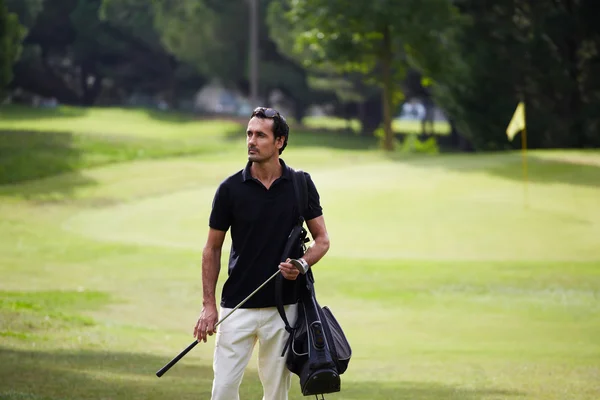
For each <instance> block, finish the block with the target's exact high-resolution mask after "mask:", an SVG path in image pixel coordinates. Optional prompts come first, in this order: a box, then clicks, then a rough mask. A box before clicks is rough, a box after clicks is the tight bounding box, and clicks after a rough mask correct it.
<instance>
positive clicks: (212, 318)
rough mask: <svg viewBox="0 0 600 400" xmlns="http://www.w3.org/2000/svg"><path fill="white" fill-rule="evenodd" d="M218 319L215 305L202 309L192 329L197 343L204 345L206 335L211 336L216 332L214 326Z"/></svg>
mask: <svg viewBox="0 0 600 400" xmlns="http://www.w3.org/2000/svg"><path fill="white" fill-rule="evenodd" d="M218 318H219V313H218V312H217V306H216V304H213V305H209V306H204V307H202V311H201V312H200V317H199V318H198V322H196V326H195V327H194V337H195V338H196V340H198V341H204V343H206V338H207V335H209V336H212V334H213V333H215V332H216V331H217V330H216V329H215V324H216V323H217V320H218Z"/></svg>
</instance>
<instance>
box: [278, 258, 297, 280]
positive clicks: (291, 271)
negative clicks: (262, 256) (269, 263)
mask: <svg viewBox="0 0 600 400" xmlns="http://www.w3.org/2000/svg"><path fill="white" fill-rule="evenodd" d="M279 270H280V271H281V275H283V277H284V278H285V279H289V280H290V281H294V280H296V278H297V277H298V274H300V271H298V269H296V267H294V266H293V265H292V264H290V259H289V258H288V259H287V260H285V262H282V263H281V264H279Z"/></svg>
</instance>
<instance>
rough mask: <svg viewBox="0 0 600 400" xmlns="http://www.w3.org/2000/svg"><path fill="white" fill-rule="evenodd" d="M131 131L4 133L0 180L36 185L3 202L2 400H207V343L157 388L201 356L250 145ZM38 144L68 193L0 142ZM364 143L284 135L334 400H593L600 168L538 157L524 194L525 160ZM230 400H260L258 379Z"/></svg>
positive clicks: (7, 126) (141, 128)
mask: <svg viewBox="0 0 600 400" xmlns="http://www.w3.org/2000/svg"><path fill="white" fill-rule="evenodd" d="M6 115H7V114H3V115H2V116H3V117H4V116H6ZM140 115H141V114H140V112H139V111H135V110H131V111H121V110H112V111H111V110H87V111H86V110H75V109H63V111H62V112H61V116H60V118H58V116H54V117H53V116H52V112H48V113H46V114H44V115H40V116H39V117H37V118H35V117H34V118H21V119H19V120H15V119H12V120H11V119H10V118H6V119H1V118H0V136H1V137H0V139H1V140H0V151H1V152H2V153H1V154H2V157H5V156H6V157H8V156H10V157H8V159H10V160H17V161H14V162H13V161H10V162H6V163H5V164H2V163H1V162H0V166H3V167H4V168H5V170H4V171H5V173H4V175H3V176H5V177H6V176H8V175H10V174H9V172H10V171H11V170H10V168H24V166H25V165H34V164H35V165H37V167H36V168H34V169H31V170H29V171H28V172H21V173H20V175H19V176H24V177H34V178H38V179H33V178H32V179H31V180H28V181H23V182H15V183H12V184H5V185H1V186H0V277H1V278H0V399H10V400H16V399H19V400H22V399H23V400H24V399H27V400H29V399H31V400H42V399H43V400H56V399H157V400H158V399H160V400H164V399H208V398H210V389H211V380H212V351H213V345H214V338H211V339H210V340H209V342H208V343H207V344H204V343H202V344H200V345H198V346H197V347H196V348H195V349H194V350H193V351H192V352H191V353H189V354H188V355H187V356H186V357H185V358H184V359H183V360H182V361H180V362H179V363H178V364H177V365H176V366H175V367H173V369H171V370H170V371H169V372H168V373H167V374H165V375H164V376H163V377H162V378H160V379H159V378H157V377H156V376H155V375H154V374H155V372H156V371H157V370H158V369H159V368H160V367H162V366H163V365H164V364H165V363H166V362H168V361H169V360H170V359H171V358H172V357H173V356H175V355H176V354H177V353H178V352H179V351H181V350H182V349H183V348H185V347H186V346H187V345H188V344H189V343H190V342H191V341H192V340H193V338H192V328H193V325H194V323H195V320H196V318H197V316H198V313H199V311H200V307H201V299H202V290H201V279H200V275H201V268H200V259H201V248H202V246H203V244H204V241H205V239H206V233H207V229H208V226H207V222H208V215H209V212H210V206H211V202H212V196H213V194H214V191H215V189H216V186H217V185H218V183H219V182H220V181H221V180H222V179H224V178H225V177H226V176H228V175H229V174H231V173H233V172H235V171H237V170H239V169H241V168H242V167H243V166H244V164H245V160H246V157H245V145H244V133H243V130H244V129H243V127H236V126H235V124H234V123H232V122H228V123H225V122H218V121H193V120H185V119H183V117H181V119H176V120H175V119H173V120H171V119H170V118H166V117H165V118H163V119H162V120H160V122H157V120H146V119H145V117H144V118H142V117H141V116H140ZM178 118H179V117H178ZM34 119H35V120H34ZM59 120H60V121H59ZM28 121H29V122H28ZM45 121H46V122H47V124H46V123H45ZM46 126H48V127H49V128H48V132H47V134H48V135H54V134H56V133H57V132H60V133H61V134H64V135H67V136H68V137H69V140H70V142H69V143H68V146H67V145H62V144H61V148H62V149H63V150H64V148H67V147H68V149H69V153H68V154H71V153H72V152H76V153H77V157H76V158H74V159H73V163H72V164H69V165H66V166H64V165H63V166H62V167H61V168H57V170H59V171H61V172H62V173H60V174H58V175H51V176H50V175H48V174H44V173H43V168H42V167H40V166H43V165H44V162H47V163H48V164H49V165H48V168H52V165H51V164H52V163H57V162H58V161H57V159H56V157H53V156H52V154H46V153H44V152H42V151H40V148H39V147H36V148H35V149H31V148H28V147H27V143H26V142H23V141H21V142H19V141H15V137H16V136H14V135H15V134H14V133H12V134H9V133H8V131H9V130H10V131H11V132H14V131H15V130H17V129H18V130H23V131H27V132H46V131H45V130H44V129H45V127H46ZM104 128H106V130H105V132H106V133H103V129H104ZM236 129H239V136H237V137H236V136H234V134H233V132H235V130H236ZM3 130H4V131H3ZM145 132H148V136H147V137H148V141H147V142H146V141H145V140H144V138H145V137H146V136H145ZM167 133H168V134H167ZM44 134H46V133H44ZM10 135H13V136H10ZM40 135H41V137H42V139H39V137H40ZM82 136H83V137H85V140H82V139H81V137H82ZM35 137H36V138H38V139H39V141H38V142H36V143H45V140H46V139H45V138H46V137H45V136H43V134H39V135H38V134H37V133H36V135H35ZM357 140H358V139H357ZM357 140H354V139H352V140H351V139H348V138H344V137H341V136H339V137H338V136H332V137H320V136H318V135H315V134H308V133H304V132H303V133H298V134H297V135H296V136H294V132H292V134H291V136H290V143H289V147H288V149H286V150H285V152H284V154H283V158H284V159H285V160H286V162H287V163H288V164H290V165H292V166H294V167H297V168H302V169H305V170H307V171H309V172H310V173H311V176H312V177H313V180H314V181H315V182H316V184H317V187H318V188H319V191H320V194H321V202H322V205H323V208H324V213H325V217H326V222H327V226H328V229H329V232H330V235H331V242H332V247H331V250H330V252H329V254H328V255H327V256H326V258H325V259H324V260H323V261H322V262H321V263H319V264H318V265H317V266H315V275H316V280H317V281H316V290H317V294H318V298H319V300H320V302H321V303H322V305H328V306H330V307H331V308H332V310H333V311H334V313H335V315H336V317H338V319H339V320H340V322H341V325H342V327H343V328H344V329H345V331H346V333H347V335H348V338H349V340H350V343H351V345H352V347H353V358H352V361H351V363H350V367H349V370H348V371H347V372H346V373H345V374H344V375H343V376H342V392H341V393H338V394H332V395H327V396H326V397H327V398H331V399H356V400H358V399H361V400H362V399H416V400H430V399H431V400H433V399H461V400H462V399H464V400H491V399H556V400H558V399H561V400H562V399H590V400H592V399H598V398H600V153H598V152H584V151H545V152H532V153H531V155H530V158H529V177H530V181H529V184H528V186H527V191H525V190H524V189H525V188H524V186H523V183H522V180H521V179H522V171H521V158H520V154H518V153H504V154H481V155H441V156H423V157H415V156H406V155H399V154H398V155H385V154H383V153H382V152H380V151H378V150H375V149H367V148H364V149H362V148H361V147H367V146H370V143H369V142H360V141H357ZM14 143H17V144H14ZM52 143H53V144H54V145H58V144H56V143H55V142H52ZM61 143H62V142H61ZM82 143H83V144H82ZM122 143H126V144H127V146H129V147H126V148H127V149H128V151H129V150H130V151H131V153H126V154H122V153H119V151H118V150H119V148H120V146H121V144H122ZM204 143H205V144H206V148H204V147H203V144H204ZM69 146H70V147H69ZM136 146H138V147H140V148H142V147H143V148H144V152H142V153H140V152H138V151H137V150H139V149H137V150H136ZM41 147H43V146H41ZM34 150H35V151H34ZM17 153H19V154H20V156H19V155H17ZM7 154H8V155H7ZM61 154H62V153H61ZM28 155H29V156H28ZM27 157H30V158H27ZM40 157H41V158H40ZM44 157H46V158H44ZM6 159H7V158H5V160H6ZM23 160H26V162H25V161H23ZM45 160H47V161H45ZM98 160H100V161H101V162H100V161H98ZM96 161H98V162H96ZM9 167H10V168H9ZM7 171H8V172H7ZM40 171H41V172H40ZM15 173H18V171H16V172H15ZM46 175H48V176H46ZM42 176H43V177H42ZM40 177H42V178H40ZM228 246H229V241H227V243H226V248H225V250H226V251H225V252H224V254H223V260H222V261H223V263H222V274H221V278H220V284H222V283H223V282H224V279H225V277H226V276H225V274H226V261H227V257H228ZM241 396H242V399H260V398H261V396H262V390H261V387H260V382H259V380H258V374H257V372H256V362H255V360H252V361H251V363H250V365H249V370H248V371H247V373H246V375H245V377H244V382H243V383H242V387H241ZM290 398H291V399H302V398H303V397H302V396H301V395H300V390H299V387H298V380H297V378H294V380H293V387H292V389H291V391H290Z"/></svg>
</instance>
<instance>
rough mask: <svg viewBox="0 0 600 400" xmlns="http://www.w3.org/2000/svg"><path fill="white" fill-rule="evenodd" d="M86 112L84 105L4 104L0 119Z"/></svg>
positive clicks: (22, 118) (11, 119)
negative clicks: (46, 106) (53, 106)
mask: <svg viewBox="0 0 600 400" xmlns="http://www.w3.org/2000/svg"><path fill="white" fill-rule="evenodd" d="M87 113H88V109H87V108H84V107H56V108H43V107H29V106H25V105H16V104H11V105H6V106H1V107H0V119H1V120H4V121H22V120H32V119H46V118H73V117H81V116H83V115H85V114H87Z"/></svg>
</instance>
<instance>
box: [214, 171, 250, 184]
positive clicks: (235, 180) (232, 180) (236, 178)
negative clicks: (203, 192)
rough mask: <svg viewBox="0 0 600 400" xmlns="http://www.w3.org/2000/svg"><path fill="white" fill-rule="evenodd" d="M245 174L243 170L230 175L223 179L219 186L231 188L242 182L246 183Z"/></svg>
mask: <svg viewBox="0 0 600 400" xmlns="http://www.w3.org/2000/svg"><path fill="white" fill-rule="evenodd" d="M243 172H244V170H243V169H241V170H239V171H237V172H235V173H233V174H231V175H229V176H228V177H226V178H225V179H223V180H222V181H221V183H220V185H219V186H229V187H230V186H234V185H238V184H240V183H241V182H243V181H244V178H243V176H242V175H243Z"/></svg>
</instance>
